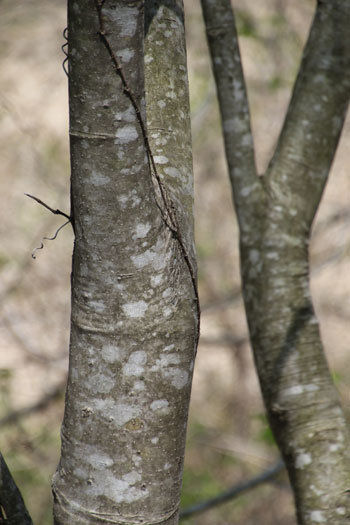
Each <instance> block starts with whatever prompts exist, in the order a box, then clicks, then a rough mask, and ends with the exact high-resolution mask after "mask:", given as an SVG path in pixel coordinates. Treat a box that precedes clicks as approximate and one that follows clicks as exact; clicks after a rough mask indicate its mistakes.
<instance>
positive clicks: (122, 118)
mask: <svg viewBox="0 0 350 525" xmlns="http://www.w3.org/2000/svg"><path fill="white" fill-rule="evenodd" d="M135 120H136V113H135V109H134V107H133V106H132V105H131V104H130V106H129V107H128V108H127V109H125V110H124V111H117V112H116V113H115V114H114V121H115V122H116V123H119V122H135ZM121 151H122V150H121ZM123 157H124V152H123Z"/></svg>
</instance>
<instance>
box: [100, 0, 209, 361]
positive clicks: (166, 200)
mask: <svg viewBox="0 0 350 525" xmlns="http://www.w3.org/2000/svg"><path fill="white" fill-rule="evenodd" d="M104 2H105V0H95V5H96V10H97V15H98V21H99V29H98V33H99V35H100V38H101V40H102V42H103V44H104V45H105V47H106V49H107V51H108V54H109V56H110V58H111V61H112V64H113V65H114V67H115V70H116V73H117V75H118V76H119V78H120V80H121V82H122V86H123V91H124V93H125V95H126V96H127V97H128V98H129V100H130V102H131V104H132V106H133V108H134V110H135V113H136V117H137V121H138V123H139V126H140V128H141V133H142V137H143V141H144V144H145V149H146V153H147V157H148V162H149V166H150V173H151V177H152V182H153V188H154V195H155V201H156V204H157V207H158V208H159V210H160V213H161V216H162V219H163V222H164V224H165V226H166V227H167V228H168V229H169V230H170V231H171V233H172V235H173V237H174V238H175V239H176V241H177V243H178V246H179V248H180V251H181V255H182V257H183V260H184V262H185V264H186V266H187V268H188V271H189V274H190V278H191V282H192V287H193V292H194V297H195V303H196V305H195V306H196V317H197V330H196V337H195V351H196V352H197V347H198V341H199V336H200V314H201V312H200V303H199V293H198V285H197V278H196V270H195V268H194V266H193V264H192V262H191V259H190V256H189V253H188V250H187V248H186V245H185V242H184V239H183V237H182V234H181V230H180V226H179V221H178V218H177V213H176V208H175V205H174V202H173V201H172V199H171V197H170V195H169V193H168V191H167V189H166V186H165V185H164V184H163V182H162V181H161V178H160V176H159V173H158V170H157V165H156V163H155V160H154V155H153V153H152V150H151V146H150V143H149V139H148V135H147V131H146V125H145V122H144V120H143V118H142V115H141V110H140V107H139V105H138V103H137V101H136V98H135V96H134V94H133V92H132V90H131V89H130V86H129V84H128V81H127V79H126V76H125V74H124V71H123V69H122V67H121V65H120V62H119V60H118V57H117V55H116V53H115V52H114V50H113V49H112V46H111V44H110V41H109V39H108V32H107V31H106V27H105V23H104V19H103V13H102V8H103V4H104ZM154 181H155V183H156V185H155V183H154ZM158 194H159V196H158ZM159 198H160V202H159Z"/></svg>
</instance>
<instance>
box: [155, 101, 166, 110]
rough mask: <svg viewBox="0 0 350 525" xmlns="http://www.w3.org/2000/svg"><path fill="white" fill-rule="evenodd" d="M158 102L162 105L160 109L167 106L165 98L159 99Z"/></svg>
mask: <svg viewBox="0 0 350 525" xmlns="http://www.w3.org/2000/svg"><path fill="white" fill-rule="evenodd" d="M157 104H158V106H159V107H160V109H163V108H165V106H166V103H165V102H164V100H158V102H157Z"/></svg>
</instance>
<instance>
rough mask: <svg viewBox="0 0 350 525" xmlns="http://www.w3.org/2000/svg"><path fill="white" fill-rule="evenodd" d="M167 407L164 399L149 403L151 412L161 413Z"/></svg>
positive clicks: (167, 403) (167, 404)
mask: <svg viewBox="0 0 350 525" xmlns="http://www.w3.org/2000/svg"><path fill="white" fill-rule="evenodd" d="M168 407H169V402H168V401H167V400H166V399H157V400H156V401H153V402H152V403H151V410H153V411H156V410H161V411H162V412H164V409H165V411H167V409H168Z"/></svg>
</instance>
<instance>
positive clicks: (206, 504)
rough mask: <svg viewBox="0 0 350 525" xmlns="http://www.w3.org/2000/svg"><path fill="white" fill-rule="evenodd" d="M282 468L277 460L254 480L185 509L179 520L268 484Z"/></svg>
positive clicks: (234, 486)
mask: <svg viewBox="0 0 350 525" xmlns="http://www.w3.org/2000/svg"><path fill="white" fill-rule="evenodd" d="M284 468H285V467H284V463H283V461H282V460H279V461H278V462H277V463H275V465H273V466H272V467H270V468H268V469H266V470H264V471H263V472H262V473H261V474H259V475H258V476H255V477H254V478H251V479H249V480H247V481H243V482H242V483H238V484H237V485H233V487H231V488H229V489H227V490H226V491H225V492H222V493H221V494H219V495H218V496H215V497H214V498H211V499H208V500H206V501H202V502H201V503H197V504H195V505H192V506H191V507H187V508H186V509H184V510H182V511H181V512H180V519H185V518H189V517H190V516H193V514H199V513H200V512H204V511H206V510H209V509H211V508H213V507H216V506H217V505H221V504H222V503H225V502H226V501H230V500H232V499H233V498H236V497H237V496H239V495H240V494H243V493H244V492H247V491H248V490H251V489H254V488H255V487H258V486H259V485H261V484H263V483H266V482H270V481H272V480H273V479H274V478H275V477H276V476H277V475H278V474H279V473H280V472H282V470H283V469H284Z"/></svg>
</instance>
